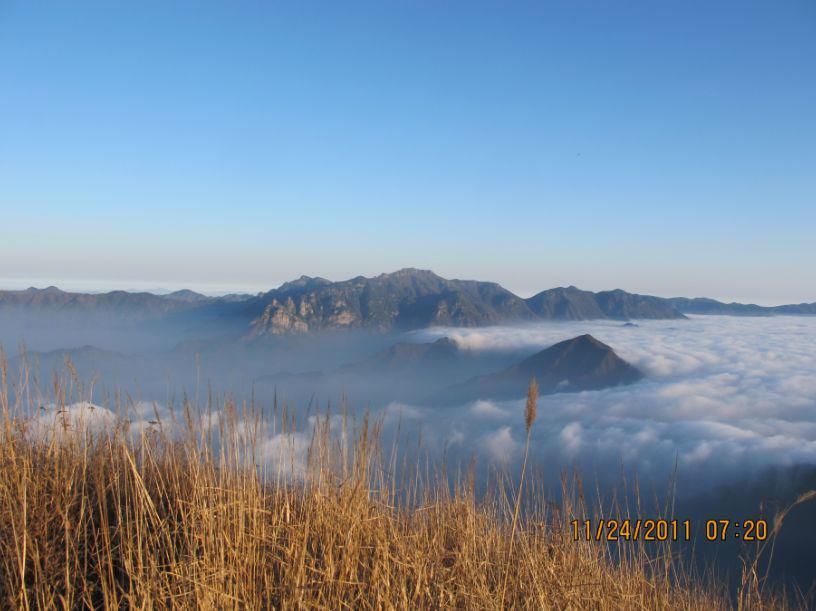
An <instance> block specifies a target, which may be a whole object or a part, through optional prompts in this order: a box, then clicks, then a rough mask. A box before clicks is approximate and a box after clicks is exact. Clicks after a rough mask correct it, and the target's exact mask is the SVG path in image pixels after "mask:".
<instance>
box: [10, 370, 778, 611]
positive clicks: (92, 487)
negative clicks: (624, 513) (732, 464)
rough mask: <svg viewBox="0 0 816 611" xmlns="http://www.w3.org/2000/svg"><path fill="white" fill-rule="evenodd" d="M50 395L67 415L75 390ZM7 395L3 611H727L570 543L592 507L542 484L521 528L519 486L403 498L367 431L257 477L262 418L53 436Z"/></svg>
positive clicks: (698, 593)
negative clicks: (295, 465)
mask: <svg viewBox="0 0 816 611" xmlns="http://www.w3.org/2000/svg"><path fill="white" fill-rule="evenodd" d="M3 376H4V378H5V373H4V372H3ZM24 394H25V393H24V392H22V393H18V395H21V396H22V395H24ZM54 394H55V395H56V396H57V398H58V407H60V406H61V407H65V405H66V397H68V396H70V394H71V393H70V392H66V388H65V387H63V386H60V385H59V384H55V387H54ZM0 396H1V397H2V410H3V423H2V427H3V430H2V438H1V439H0V607H3V608H25V609H28V608H36V609H48V608H60V609H63V608H64V609H69V608H71V609H72V608H106V609H121V608H140V609H153V608H157V609H169V608H190V609H192V608H217V609H222V608H235V609H238V608H240V609H271V608H315V609H343V608H348V609H392V608H398V609H437V608H463V609H495V608H500V607H502V602H501V600H502V597H503V598H504V603H503V607H504V608H519V609H548V608H559V609H668V608H672V609H676V608H682V609H706V610H708V609H724V608H731V607H732V601H731V600H729V598H728V596H727V594H726V593H725V592H724V591H723V590H722V589H721V588H718V587H716V586H715V585H712V584H711V583H706V582H704V581H703V580H702V579H701V578H699V577H693V576H692V575H691V574H690V573H689V571H687V570H686V568H685V566H684V565H683V563H682V562H680V561H679V560H678V559H677V557H676V555H675V554H673V553H672V550H671V548H670V546H662V547H660V548H654V547H651V548H649V547H648V546H646V545H638V544H627V545H624V546H622V548H621V549H622V550H623V553H622V554H621V555H620V556H618V555H615V554H613V553H612V552H611V550H610V549H608V548H607V547H606V546H605V545H603V544H601V543H589V542H575V541H573V540H572V537H571V534H570V531H569V528H568V520H569V519H570V518H571V517H572V516H577V515H581V513H582V512H583V511H585V508H584V507H582V506H581V504H580V503H577V502H575V501H574V500H570V499H574V498H575V495H571V494H566V495H565V497H564V500H563V501H561V502H560V503H559V505H557V506H553V505H552V504H549V503H545V502H543V500H541V498H542V497H541V496H540V495H539V491H538V488H537V484H536V482H535V481H534V480H535V478H532V479H531V480H530V483H529V484H528V485H527V486H526V488H525V492H524V494H525V496H526V498H527V499H528V502H527V503H526V504H525V511H524V512H522V514H521V516H518V514H517V513H516V507H517V503H515V499H513V498H507V496H505V495H503V494H501V493H500V492H497V491H498V490H506V489H507V487H494V488H493V489H492V490H493V492H492V493H487V494H486V495H483V496H481V497H479V498H477V495H476V494H475V492H474V486H473V478H472V474H471V476H470V477H463V478H461V480H459V481H458V482H457V483H454V484H451V485H448V479H450V478H447V477H445V476H443V475H438V474H437V475H429V474H428V470H424V469H422V468H420V467H412V468H411V467H407V468H408V469H409V471H408V473H405V472H404V471H403V472H402V474H401V477H400V478H399V481H401V482H411V483H410V484H405V485H399V484H397V478H396V477H395V472H396V471H398V470H404V469H405V468H406V466H405V465H403V466H401V467H400V469H396V468H395V460H394V459H393V455H392V454H391V451H390V450H389V451H388V452H383V451H382V449H381V447H380V444H379V434H378V427H377V426H376V425H371V424H369V423H368V422H367V421H365V420H364V421H363V422H361V423H358V424H357V425H356V426H355V427H353V430H354V432H353V434H351V436H350V438H347V439H349V442H348V443H347V444H342V443H340V442H338V440H337V439H338V438H337V436H334V435H332V434H331V432H330V430H329V425H328V420H326V421H325V423H324V425H321V426H317V427H316V428H315V429H314V434H313V436H312V438H311V443H310V448H309V452H308V455H307V456H308V460H307V469H306V471H305V473H304V474H303V477H295V478H292V477H291V472H290V471H289V470H288V469H287V468H282V467H281V466H280V464H281V463H280V462H279V463H278V466H277V467H276V468H273V467H270V466H269V465H268V464H267V463H265V462H262V461H259V458H258V456H259V453H258V452H257V449H258V448H257V443H258V440H257V437H256V435H255V433H256V432H257V430H258V426H259V420H258V419H257V418H256V414H254V413H251V410H248V411H249V412H250V413H244V412H243V411H241V410H239V409H237V408H236V407H235V406H234V405H231V404H229V403H228V404H227V405H226V406H225V408H224V417H222V418H220V419H219V420H218V425H217V427H215V428H213V429H210V430H205V429H204V428H202V427H201V425H200V424H196V423H197V422H198V423H200V420H196V419H195V418H193V417H192V416H191V412H190V411H188V410H184V409H183V410H181V412H182V417H180V418H179V420H182V421H184V422H185V423H186V424H185V426H184V427H183V428H184V433H183V434H175V435H169V434H167V433H162V432H161V431H162V429H163V427H162V426H161V423H157V424H156V425H155V426H150V427H147V428H145V429H142V430H141V432H139V433H138V434H135V433H134V432H133V431H128V430H127V427H126V426H124V418H125V417H126V416H127V414H126V410H122V414H123V420H121V421H120V422H119V423H118V424H117V425H116V426H113V427H111V428H110V430H107V431H105V432H102V433H100V432H96V433H92V432H91V430H85V429H83V427H82V426H81V423H77V422H72V423H69V422H67V421H64V420H63V421H61V420H60V418H59V417H57V418H56V419H55V420H54V426H53V429H52V430H51V431H50V434H43V431H42V430H36V431H35V430H34V428H33V427H32V417H30V416H29V417H27V416H22V415H16V414H17V412H15V409H14V406H12V405H10V404H9V393H8V391H7V389H6V384H5V379H4V381H3V389H2V393H0ZM282 420H283V421H284V422H286V421H287V418H286V416H285V415H284V416H283V417H282ZM63 425H65V426H68V425H70V426H73V427H74V428H73V430H71V431H67V432H66V431H64V430H62V427H63ZM349 428H352V427H349ZM454 479H455V478H454ZM514 517H516V518H517V522H518V524H517V528H516V531H515V536H514V539H513V540H514V542H515V543H514V545H512V546H510V545H508V543H509V541H510V531H511V527H512V525H513V522H514V520H513V518H514ZM652 545H653V546H654V544H652ZM760 584H761V582H760V581H759V580H758V579H754V578H752V576H751V575H750V571H748V572H747V573H746V579H745V583H744V586H743V588H742V590H741V592H740V594H739V600H738V601H737V604H738V606H740V607H742V608H770V607H773V608H778V607H781V606H783V600H782V599H781V598H772V597H771V596H770V595H768V594H766V593H763V592H762V589H761V588H760Z"/></svg>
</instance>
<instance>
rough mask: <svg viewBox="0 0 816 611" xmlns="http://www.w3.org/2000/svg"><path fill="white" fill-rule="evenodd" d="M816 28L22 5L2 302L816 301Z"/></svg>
mask: <svg viewBox="0 0 816 611" xmlns="http://www.w3.org/2000/svg"><path fill="white" fill-rule="evenodd" d="M814 235H816V2H815V1H814V0H777V1H773V0H764V1H752V0H733V1H716V0H705V1H695V0H661V1H655V0H640V1H636V0H627V1H619V0H607V1H600V0H598V1H584V0H563V1H561V2H555V1H552V2H548V1H543V0H542V1H540V2H514V1H498V0H495V1H490V2H484V1H481V0H467V1H461V2H460V1H434V2H431V1H396V0H378V1H376V2H356V1H344V2H338V1H334V0H332V1H328V0H327V1H325V2H310V1H300V2H291V3H285V2H250V1H235V2H232V1H229V2H227V1H223V2H202V1H195V2H172V1H170V0H161V1H148V2H107V1H105V2H98V3H91V2H23V1H20V2H16V1H9V0H0V284H3V285H5V286H8V287H19V286H27V285H28V284H37V285H40V284H52V283H55V284H58V285H60V286H63V287H66V288H88V289H102V288H124V287H133V288H145V287H150V288H153V287H175V288H179V287H190V288H197V289H203V290H210V291H218V290H233V289H235V290H251V291H255V290H261V289H268V288H271V287H273V286H276V285H277V284H279V283H280V282H282V281H284V280H287V279H290V278H292V277H297V276H300V275H301V274H307V275H320V276H324V277H327V278H330V279H343V278H348V277H351V276H355V275H358V274H364V275H372V274H377V273H380V272H383V271H392V270H395V269H398V268H400V267H407V266H411V267H421V268H430V269H433V270H434V271H436V272H437V273H439V274H441V275H444V276H447V277H466V278H479V279H485V280H495V281H498V282H501V283H502V284H504V285H505V286H507V287H508V288H510V289H512V290H515V291H517V292H519V293H521V294H524V295H527V294H530V293H533V292H535V291H537V290H539V289H543V288H549V287H552V286H557V285H567V284H575V285H578V286H580V287H582V288H587V289H593V290H598V289H604V288H615V287H620V288H624V289H627V290H632V291H638V292H646V293H654V294H658V295H687V296H695V295H707V296H712V297H718V298H726V299H739V300H748V301H756V302H760V303H778V302H791V301H795V302H799V301H816V239H814Z"/></svg>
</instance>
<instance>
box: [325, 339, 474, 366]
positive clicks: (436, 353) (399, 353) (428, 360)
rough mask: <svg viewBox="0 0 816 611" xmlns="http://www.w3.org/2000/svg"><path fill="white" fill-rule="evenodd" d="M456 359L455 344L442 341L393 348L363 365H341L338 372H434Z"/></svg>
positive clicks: (369, 359) (380, 353) (381, 352)
mask: <svg viewBox="0 0 816 611" xmlns="http://www.w3.org/2000/svg"><path fill="white" fill-rule="evenodd" d="M459 357H460V352H459V347H458V346H457V345H456V342H455V341H453V340H452V339H450V338H447V337H443V338H441V339H438V340H436V341H435V342H433V343H430V344H409V343H399V344H394V345H393V346H389V347H388V348H386V349H385V350H382V351H380V352H378V353H377V354H375V355H374V356H372V357H370V358H368V359H366V360H364V361H361V362H359V363H353V364H350V365H344V366H342V367H340V369H339V371H340V372H341V373H356V374H392V373H397V374H405V373H416V372H418V371H421V370H425V369H427V370H433V371H436V370H438V368H440V367H443V368H445V367H448V366H450V365H451V364H454V363H455V362H456V361H458V359H459Z"/></svg>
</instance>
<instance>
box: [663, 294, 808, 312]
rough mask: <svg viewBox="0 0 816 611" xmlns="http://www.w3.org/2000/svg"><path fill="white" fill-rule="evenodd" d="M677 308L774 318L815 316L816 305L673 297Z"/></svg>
mask: <svg viewBox="0 0 816 611" xmlns="http://www.w3.org/2000/svg"><path fill="white" fill-rule="evenodd" d="M666 301H668V302H669V303H671V304H672V305H673V306H674V307H675V308H677V309H678V310H680V311H681V312H685V313H687V314H721V315H727V316H774V315H778V314H794V315H814V314H816V303H799V304H790V305H781V306H760V305H756V304H753V303H723V302H722V301H717V300H716V299H708V298H706V297H695V298H693V299H689V298H687V297H672V298H670V299H667V300H666Z"/></svg>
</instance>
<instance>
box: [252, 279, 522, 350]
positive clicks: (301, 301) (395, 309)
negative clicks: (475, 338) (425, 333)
mask: <svg viewBox="0 0 816 611" xmlns="http://www.w3.org/2000/svg"><path fill="white" fill-rule="evenodd" d="M259 300H260V301H262V302H264V303H265V305H264V307H263V311H262V312H261V314H260V316H258V317H257V318H256V319H255V320H253V321H252V329H251V333H250V336H251V337H260V336H264V335H278V334H282V333H291V332H307V331H319V330H326V329H354V328H361V327H366V328H373V329H377V330H390V329H418V328H424V327H429V326H434V325H451V326H458V327H471V326H480V325H489V324H498V323H500V322H507V321H523V320H534V319H535V318H536V316H535V315H534V314H533V313H532V312H531V311H530V308H529V307H527V304H526V303H525V302H524V300H523V299H521V298H520V297H517V296H516V295H514V294H513V293H511V292H510V291H508V290H506V289H504V288H502V287H501V286H499V285H498V284H495V283H493V282H477V281H472V280H446V279H444V278H440V277H439V276H437V275H436V274H434V273H433V272H430V271H425V270H416V269H404V270H400V271H397V272H394V273H392V274H381V275H380V276H376V277H374V278H364V277H362V276H358V277H356V278H352V279H351V280H346V281H343V282H329V281H327V280H323V279H322V278H307V277H302V278H300V279H299V280H297V281H295V282H290V283H286V284H284V285H282V286H281V287H280V288H278V289H275V290H273V291H270V292H268V293H266V294H265V295H263V296H262V297H260V298H259Z"/></svg>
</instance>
